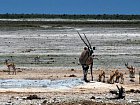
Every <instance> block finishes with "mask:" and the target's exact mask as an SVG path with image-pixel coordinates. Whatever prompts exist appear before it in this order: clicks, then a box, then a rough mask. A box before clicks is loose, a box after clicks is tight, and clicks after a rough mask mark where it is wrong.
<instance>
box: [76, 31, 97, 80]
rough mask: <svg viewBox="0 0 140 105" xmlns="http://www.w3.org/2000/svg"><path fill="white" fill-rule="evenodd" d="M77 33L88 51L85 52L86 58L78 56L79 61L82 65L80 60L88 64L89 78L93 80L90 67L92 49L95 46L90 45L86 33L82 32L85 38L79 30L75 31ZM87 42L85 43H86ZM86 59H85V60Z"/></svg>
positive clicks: (91, 65) (91, 63) (91, 64)
mask: <svg viewBox="0 0 140 105" xmlns="http://www.w3.org/2000/svg"><path fill="white" fill-rule="evenodd" d="M77 33H78V35H79V36H80V38H81V40H82V41H83V42H84V44H85V45H86V46H87V48H88V52H89V53H86V59H83V58H82V56H81V57H80V58H79V62H80V64H81V65H82V62H85V64H86V65H88V66H90V73H91V80H92V81H93V73H92V67H93V55H92V54H93V50H95V47H93V48H92V47H91V44H90V42H89V40H88V39H87V37H86V35H85V34H84V37H85V40H86V41H85V40H84V39H83V38H82V36H81V35H80V33H79V32H77ZM86 42H87V43H86ZM85 60H86V61H85Z"/></svg>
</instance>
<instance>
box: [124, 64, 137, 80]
mask: <svg viewBox="0 0 140 105" xmlns="http://www.w3.org/2000/svg"><path fill="white" fill-rule="evenodd" d="M125 66H126V68H127V69H128V70H129V77H130V78H131V79H130V81H132V82H134V79H133V78H135V68H134V67H133V66H128V63H125Z"/></svg>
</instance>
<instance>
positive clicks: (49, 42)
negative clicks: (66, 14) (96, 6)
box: [0, 25, 140, 105]
mask: <svg viewBox="0 0 140 105" xmlns="http://www.w3.org/2000/svg"><path fill="white" fill-rule="evenodd" d="M77 31H79V32H80V33H81V35H82V36H83V33H85V34H86V35H87V37H88V39H89V41H90V42H91V44H92V46H96V50H95V52H94V54H95V57H97V58H98V59H99V60H97V59H95V60H94V67H93V69H94V73H93V74H94V81H91V82H90V83H85V82H84V83H83V84H80V85H78V86H74V87H71V88H67V89H60V88H58V89H57V88H55V89H52V88H48V87H39V88H37V87H34V88H33V87H29V88H28V87H26V88H0V105H48V104H49V103H50V104H52V105H57V104H59V105H62V103H63V105H71V104H73V105H94V104H96V105H98V103H97V102H99V104H100V105H105V103H111V104H116V105H117V104H118V105H119V104H140V93H138V91H137V92H136V90H140V84H139V81H138V79H139V77H138V72H139V70H140V68H139V67H140V59H139V58H140V54H139V52H140V47H139V46H140V28H139V27H132V26H128V27H92V26H82V27H78V26H75V25H72V26H70V27H68V26H55V25H54V26H51V27H48V25H45V26H44V28H41V26H40V28H25V27H22V28H17V27H13V28H12V27H11V28H9V27H4V28H2V27H1V28H0V71H1V72H0V80H7V79H11V80H19V79H24V80H46V79H47V80H51V81H55V80H67V79H70V78H78V79H79V78H81V79H82V75H83V74H82V70H81V66H80V65H79V63H78V58H79V56H80V54H81V52H82V51H83V47H84V46H85V45H84V43H83V42H82V41H81V39H80V38H79V36H78V34H77ZM38 55H39V56H40V62H39V63H38V64H36V62H35V61H34V57H36V56H38ZM5 59H10V60H11V61H14V62H15V64H16V67H17V68H18V71H20V72H18V73H17V75H8V73H7V72H3V71H5V70H7V68H6V66H5V65H4V61H5ZM127 62H128V63H129V64H130V65H133V66H134V67H135V68H136V78H135V82H130V81H129V80H130V78H129V73H128V70H127V69H126V68H125V66H124V64H125V63H127ZM114 68H115V69H114ZM98 69H101V70H105V71H106V80H107V79H108V78H109V74H110V72H111V70H116V69H119V71H121V72H122V73H123V74H124V79H125V81H124V84H119V83H117V84H107V83H101V82H97V80H98V74H99V72H100V71H99V70H98ZM73 76H75V77H73ZM88 79H89V80H90V74H88ZM116 85H119V86H123V87H124V88H125V90H126V91H130V90H131V92H126V99H125V100H122V99H121V100H112V98H114V97H115V95H113V94H111V93H109V91H110V90H117V87H116ZM33 95H35V96H34V99H32V100H31V99H30V98H31V97H32V98H33ZM91 98H92V99H91ZM94 102H96V103H94ZM107 105H110V104H107Z"/></svg>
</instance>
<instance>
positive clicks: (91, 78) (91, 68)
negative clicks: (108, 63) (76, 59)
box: [90, 63, 93, 81]
mask: <svg viewBox="0 0 140 105" xmlns="http://www.w3.org/2000/svg"><path fill="white" fill-rule="evenodd" d="M92 67H93V63H92V64H91V65H90V72H91V80H92V81H93V72H92Z"/></svg>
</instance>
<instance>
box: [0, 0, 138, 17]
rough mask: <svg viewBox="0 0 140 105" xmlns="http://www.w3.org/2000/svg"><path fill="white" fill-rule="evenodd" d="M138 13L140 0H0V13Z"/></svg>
mask: <svg viewBox="0 0 140 105" xmlns="http://www.w3.org/2000/svg"><path fill="white" fill-rule="evenodd" d="M4 13H16V14H20V13H24V14H26V13H29V14H30V13H39V14H140V0H0V14H4Z"/></svg>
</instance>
